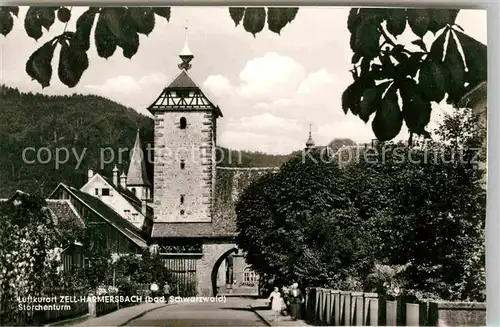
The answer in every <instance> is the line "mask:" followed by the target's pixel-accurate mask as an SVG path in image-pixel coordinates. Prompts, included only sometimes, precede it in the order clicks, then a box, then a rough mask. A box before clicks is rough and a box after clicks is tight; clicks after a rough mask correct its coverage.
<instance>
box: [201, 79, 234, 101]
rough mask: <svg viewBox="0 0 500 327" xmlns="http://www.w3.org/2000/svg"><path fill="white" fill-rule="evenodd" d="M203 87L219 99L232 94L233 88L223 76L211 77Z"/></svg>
mask: <svg viewBox="0 0 500 327" xmlns="http://www.w3.org/2000/svg"><path fill="white" fill-rule="evenodd" d="M203 87H204V88H206V89H207V90H208V91H209V92H210V93H211V94H213V95H214V97H216V98H218V97H221V96H224V95H227V94H228V93H231V92H232V90H233V87H232V86H231V83H230V82H229V80H228V79H227V78H226V77H224V76H222V75H210V76H208V77H207V79H206V80H205V82H203Z"/></svg>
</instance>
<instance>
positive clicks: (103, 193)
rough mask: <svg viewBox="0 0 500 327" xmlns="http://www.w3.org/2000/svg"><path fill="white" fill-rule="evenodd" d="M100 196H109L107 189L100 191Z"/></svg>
mask: <svg viewBox="0 0 500 327" xmlns="http://www.w3.org/2000/svg"><path fill="white" fill-rule="evenodd" d="M102 195H104V196H109V188H103V189H102Z"/></svg>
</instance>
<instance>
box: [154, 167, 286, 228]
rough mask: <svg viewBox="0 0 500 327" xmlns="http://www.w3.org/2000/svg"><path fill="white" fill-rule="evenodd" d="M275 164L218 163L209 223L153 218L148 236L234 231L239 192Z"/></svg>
mask: <svg viewBox="0 0 500 327" xmlns="http://www.w3.org/2000/svg"><path fill="white" fill-rule="evenodd" d="M278 169H279V168H277V167H263V168H225V167H217V175H216V184H215V195H214V214H213V216H212V222H211V223H161V222H155V223H154V225H153V231H152V235H151V237H231V236H235V235H236V212H235V203H236V201H237V200H238V196H239V194H240V192H241V191H242V190H243V189H244V188H245V187H246V186H248V185H249V184H250V183H251V182H252V181H254V180H256V179H258V178H259V177H261V176H263V175H265V174H267V173H271V172H276V171H278Z"/></svg>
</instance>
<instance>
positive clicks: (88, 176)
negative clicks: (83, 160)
mask: <svg viewBox="0 0 500 327" xmlns="http://www.w3.org/2000/svg"><path fill="white" fill-rule="evenodd" d="M93 176H94V171H93V170H92V169H89V170H88V171H87V181H89V180H90V179H91V178H92V177H93Z"/></svg>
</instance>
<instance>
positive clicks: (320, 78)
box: [298, 68, 335, 94]
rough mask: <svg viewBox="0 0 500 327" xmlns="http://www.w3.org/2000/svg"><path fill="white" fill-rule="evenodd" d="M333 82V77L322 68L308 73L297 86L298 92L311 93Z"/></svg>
mask: <svg viewBox="0 0 500 327" xmlns="http://www.w3.org/2000/svg"><path fill="white" fill-rule="evenodd" d="M334 82H335V79H334V77H333V76H332V75H331V74H330V73H329V72H328V71H327V70H326V69H324V68H322V69H320V70H318V71H316V72H313V73H311V74H309V75H308V76H307V77H306V79H304V80H303V81H302V82H301V83H300V85H299V88H298V93H299V94H303V93H311V92H314V91H315V90H316V89H318V88H322V87H324V86H329V85H332V84H333V83H334Z"/></svg>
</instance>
